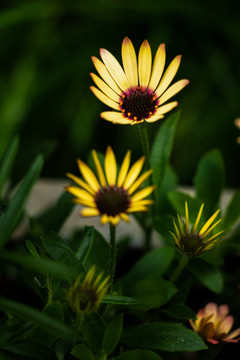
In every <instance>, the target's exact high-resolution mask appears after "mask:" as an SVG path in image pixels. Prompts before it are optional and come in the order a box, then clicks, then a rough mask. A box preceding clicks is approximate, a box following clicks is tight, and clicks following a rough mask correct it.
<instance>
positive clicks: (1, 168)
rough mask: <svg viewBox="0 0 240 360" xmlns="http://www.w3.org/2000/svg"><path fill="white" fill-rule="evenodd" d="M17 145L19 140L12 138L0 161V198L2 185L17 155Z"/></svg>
mask: <svg viewBox="0 0 240 360" xmlns="http://www.w3.org/2000/svg"><path fill="white" fill-rule="evenodd" d="M18 144H19V138H18V137H14V138H13V140H12V141H11V142H10V144H9V145H8V146H7V148H6V150H5V152H4V154H3V156H2V157H1V161H0V198H1V196H2V191H3V187H4V184H5V183H6V181H7V179H8V176H9V174H10V172H11V169H12V165H13V162H14V159H15V156H16V153H17V149H18Z"/></svg>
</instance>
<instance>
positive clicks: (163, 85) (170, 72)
mask: <svg viewBox="0 0 240 360" xmlns="http://www.w3.org/2000/svg"><path fill="white" fill-rule="evenodd" d="M180 62H181V55H178V56H176V57H175V58H174V59H173V60H172V62H171V63H170V65H169V66H168V68H167V70H166V71H165V73H164V75H163V77H162V79H161V81H160V83H159V85H158V87H157V89H156V91H155V92H156V94H157V96H158V97H159V96H161V95H162V93H163V92H164V91H165V90H166V89H167V87H168V85H169V84H170V83H171V82H172V80H173V78H174V76H175V75H176V73H177V71H178V68H179V65H180Z"/></svg>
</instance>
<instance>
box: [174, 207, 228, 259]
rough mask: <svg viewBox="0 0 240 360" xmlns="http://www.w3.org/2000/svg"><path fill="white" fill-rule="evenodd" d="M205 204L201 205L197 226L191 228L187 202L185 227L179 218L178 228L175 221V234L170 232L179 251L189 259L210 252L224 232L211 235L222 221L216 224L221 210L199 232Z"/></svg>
mask: <svg viewBox="0 0 240 360" xmlns="http://www.w3.org/2000/svg"><path fill="white" fill-rule="evenodd" d="M203 207H204V204H202V205H201V207H200V210H199V212H198V215H197V218H196V221H195V224H194V225H193V226H192V227H191V228H190V226H189V214H188V204H187V202H185V225H184V224H183V223H182V221H181V219H180V216H179V215H177V218H178V226H177V225H176V223H175V221H173V225H174V228H175V234H174V233H172V232H171V231H170V233H171V234H172V236H173V238H174V241H175V244H176V246H177V248H178V250H179V251H180V252H181V253H182V254H183V255H185V256H187V257H192V256H200V255H202V254H203V253H204V252H205V251H208V250H210V249H211V248H212V247H213V246H214V245H215V244H216V242H217V241H218V240H219V235H220V234H221V233H222V232H223V231H219V232H218V233H216V234H214V235H211V232H212V230H213V229H214V228H215V226H217V225H218V224H219V223H220V221H221V220H222V219H219V220H218V221H216V222H215V223H213V222H214V220H215V218H216V217H217V215H218V213H219V211H220V209H219V210H217V211H216V212H215V213H214V214H213V215H212V216H211V217H210V218H209V219H208V221H207V222H206V223H205V224H204V225H203V226H202V227H201V228H200V230H198V225H199V222H200V219H201V215H202V211H203Z"/></svg>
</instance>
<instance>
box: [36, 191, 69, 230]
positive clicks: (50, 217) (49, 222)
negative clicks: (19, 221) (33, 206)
mask: <svg viewBox="0 0 240 360" xmlns="http://www.w3.org/2000/svg"><path fill="white" fill-rule="evenodd" d="M74 206H75V205H74V203H73V202H72V195H71V194H69V193H67V192H64V193H63V194H62V195H61V196H60V198H59V199H58V201H57V203H56V205H54V206H53V207H51V208H50V209H48V210H47V211H46V212H45V213H44V214H43V215H41V216H40V217H39V218H38V222H39V224H40V225H41V226H42V228H43V229H44V230H45V231H48V230H51V231H56V232H58V231H59V230H60V229H61V227H62V225H63V223H64V221H65V220H66V219H67V217H68V216H69V215H70V213H71V212H72V210H73V208H74Z"/></svg>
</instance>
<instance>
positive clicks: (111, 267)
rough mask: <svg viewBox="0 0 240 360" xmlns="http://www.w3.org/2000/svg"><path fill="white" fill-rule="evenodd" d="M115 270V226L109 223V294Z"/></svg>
mask: <svg viewBox="0 0 240 360" xmlns="http://www.w3.org/2000/svg"><path fill="white" fill-rule="evenodd" d="M115 268H116V226H115V225H112V224H111V223H110V244H109V258H108V275H109V277H110V286H109V293H110V294H111V293H112V290H113V280H114V274H115Z"/></svg>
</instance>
